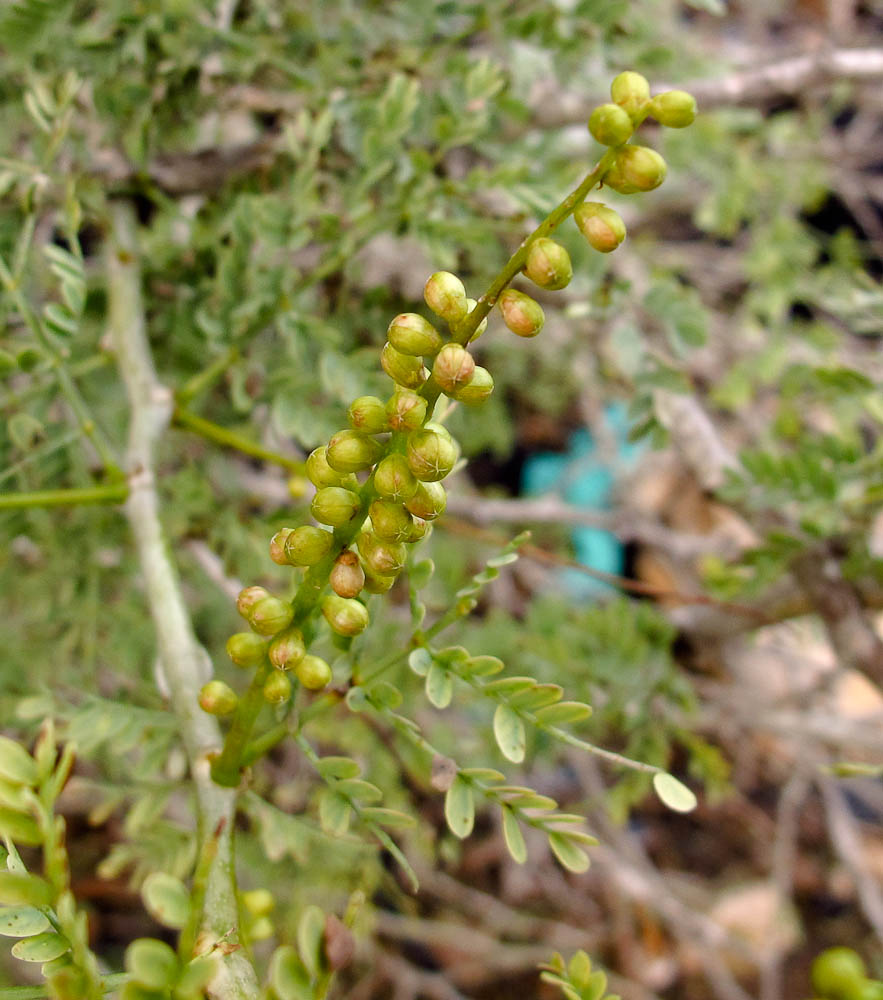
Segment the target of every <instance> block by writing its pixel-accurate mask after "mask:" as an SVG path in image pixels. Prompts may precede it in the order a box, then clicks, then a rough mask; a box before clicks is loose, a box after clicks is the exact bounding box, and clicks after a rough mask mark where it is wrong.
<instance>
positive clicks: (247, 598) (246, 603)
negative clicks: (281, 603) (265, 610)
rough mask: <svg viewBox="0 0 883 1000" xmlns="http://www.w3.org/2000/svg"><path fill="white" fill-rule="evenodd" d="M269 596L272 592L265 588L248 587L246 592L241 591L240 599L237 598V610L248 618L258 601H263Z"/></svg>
mask: <svg viewBox="0 0 883 1000" xmlns="http://www.w3.org/2000/svg"><path fill="white" fill-rule="evenodd" d="M269 596H270V591H269V590H267V589H266V588H264V587H246V588H245V590H240V591H239V597H237V598H236V610H237V611H238V612H239V613H240V614H241V615H242V617H243V618H248V616H249V614H250V613H251V609H252V608H253V607H254V606H255V605H256V604H257V603H258V601H262V600H263V599H264V598H265V597H269Z"/></svg>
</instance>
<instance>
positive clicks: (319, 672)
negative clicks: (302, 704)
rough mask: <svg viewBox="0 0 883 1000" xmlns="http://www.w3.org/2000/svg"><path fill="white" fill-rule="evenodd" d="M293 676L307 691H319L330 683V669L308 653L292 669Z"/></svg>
mask: <svg viewBox="0 0 883 1000" xmlns="http://www.w3.org/2000/svg"><path fill="white" fill-rule="evenodd" d="M294 675H295V677H297V679H298V680H299V681H300V682H301V684H303V686H304V687H305V688H306V689H307V690H308V691H320V690H321V689H322V688H323V687H325V686H326V685H327V684H329V683H330V682H331V667H329V666H328V664H327V663H326V662H325V661H324V660H323V659H322V658H321V657H319V656H313V655H312V654H310V653H307V655H306V656H305V657H304V658H303V659H302V660H301V661H300V663H298V665H297V666H296V667H295V668H294Z"/></svg>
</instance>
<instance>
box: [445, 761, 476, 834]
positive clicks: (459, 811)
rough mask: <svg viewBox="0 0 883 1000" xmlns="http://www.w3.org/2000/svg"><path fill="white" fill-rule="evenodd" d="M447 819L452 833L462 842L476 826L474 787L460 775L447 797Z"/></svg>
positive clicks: (452, 784) (455, 779)
mask: <svg viewBox="0 0 883 1000" xmlns="http://www.w3.org/2000/svg"><path fill="white" fill-rule="evenodd" d="M445 819H446V820H447V823H448V827H449V828H450V831H451V833H453V834H454V836H456V837H460V839H461V840H462V839H463V838H464V837H468V836H469V834H470V833H472V828H473V826H474V825H475V799H474V796H473V792H472V785H471V784H470V783H469V782H468V781H466V780H464V778H463V777H461V776H460V775H459V774H458V775H457V777H456V778H454V780H453V782H452V783H451V787H450V788H449V789H448V791H447V793H446V795H445Z"/></svg>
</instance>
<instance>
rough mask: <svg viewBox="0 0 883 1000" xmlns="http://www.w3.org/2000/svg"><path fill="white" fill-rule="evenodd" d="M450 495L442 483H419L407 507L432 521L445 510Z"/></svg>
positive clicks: (415, 514) (413, 512) (424, 518)
mask: <svg viewBox="0 0 883 1000" xmlns="http://www.w3.org/2000/svg"><path fill="white" fill-rule="evenodd" d="M447 503H448V495H447V493H446V492H445V488H444V486H442V484H441V483H437V482H436V483H427V482H423V483H418V484H417V492H416V493H415V494H414V496H413V497H411V499H410V500H409V501H408V502H407V503H406V504H405V509H406V510H407V511H408V512H409V513H411V514H413V515H414V517H419V518H422V519H423V520H424V521H432V520H434V519H435V518H437V517H440V516H441V515H442V514H444V512H445V507H446V506H447Z"/></svg>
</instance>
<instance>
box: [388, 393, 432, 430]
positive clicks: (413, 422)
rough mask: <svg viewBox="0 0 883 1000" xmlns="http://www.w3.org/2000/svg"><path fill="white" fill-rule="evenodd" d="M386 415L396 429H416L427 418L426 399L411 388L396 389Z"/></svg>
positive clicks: (391, 425) (391, 426) (392, 427)
mask: <svg viewBox="0 0 883 1000" xmlns="http://www.w3.org/2000/svg"><path fill="white" fill-rule="evenodd" d="M386 417H387V419H388V420H389V426H390V428H391V429H392V430H394V431H415V430H417V428H418V427H422V426H423V421H424V420H425V419H426V400H425V399H424V398H423V397H422V396H418V395H417V393H416V392H412V391H411V390H410V389H396V391H395V392H394V393H393V394H392V396H390V397H389V401H388V402H387V404H386Z"/></svg>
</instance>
